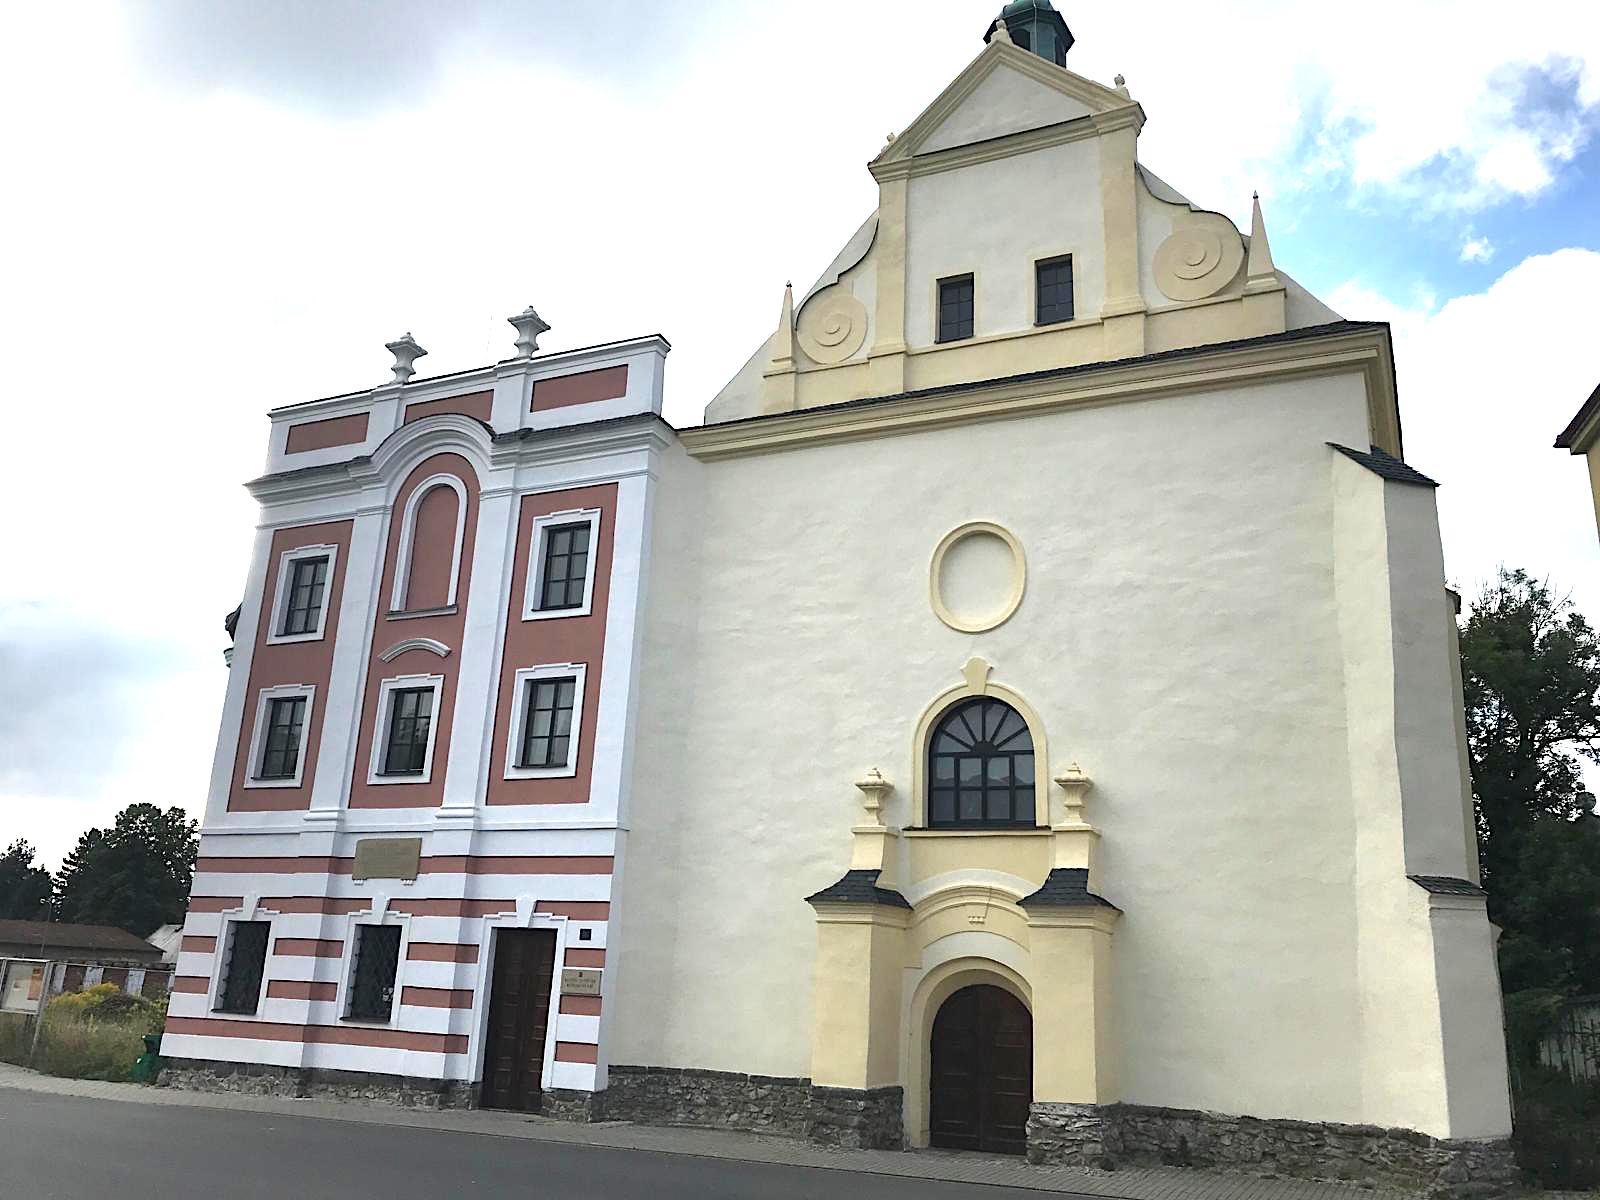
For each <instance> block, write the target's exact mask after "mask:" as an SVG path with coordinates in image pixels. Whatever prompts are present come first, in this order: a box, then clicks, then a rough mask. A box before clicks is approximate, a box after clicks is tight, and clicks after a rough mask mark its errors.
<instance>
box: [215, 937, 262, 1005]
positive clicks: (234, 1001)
mask: <svg viewBox="0 0 1600 1200" xmlns="http://www.w3.org/2000/svg"><path fill="white" fill-rule="evenodd" d="M271 928H272V926H271V923H270V922H267V921H234V922H233V923H232V924H231V925H230V926H229V933H228V955H227V959H226V960H225V961H224V962H223V964H222V990H221V991H220V992H219V993H218V994H217V1011H218V1012H225V1013H253V1012H255V1011H256V1006H257V1005H258V1004H259V1003H260V1002H261V977H262V975H264V974H265V973H266V967H267V933H268V931H269V930H270V929H271Z"/></svg>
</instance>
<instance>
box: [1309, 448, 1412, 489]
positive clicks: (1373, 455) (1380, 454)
mask: <svg viewBox="0 0 1600 1200" xmlns="http://www.w3.org/2000/svg"><path fill="white" fill-rule="evenodd" d="M1328 445H1330V446H1332V447H1333V448H1334V449H1335V450H1337V451H1338V452H1339V453H1340V454H1342V455H1344V456H1345V457H1346V458H1348V459H1350V460H1351V461H1353V462H1358V463H1360V464H1361V465H1362V466H1363V467H1365V468H1366V469H1367V470H1369V471H1371V472H1372V473H1373V474H1374V475H1379V476H1382V477H1383V478H1384V479H1387V480H1389V481H1390V482H1391V483H1412V484H1416V485H1417V486H1418V487H1431V488H1436V487H1438V486H1439V485H1438V484H1437V483H1436V482H1434V481H1433V480H1432V479H1429V478H1428V477H1427V476H1426V475H1424V474H1423V473H1422V472H1421V471H1419V470H1417V469H1416V468H1415V467H1410V466H1407V465H1406V464H1405V463H1403V462H1401V461H1400V460H1399V459H1398V458H1396V457H1395V456H1394V455H1392V454H1390V453H1389V452H1388V451H1386V450H1380V449H1379V448H1378V447H1377V446H1374V447H1372V449H1370V450H1352V449H1350V447H1349V446H1341V445H1339V443H1338V442H1329V443H1328Z"/></svg>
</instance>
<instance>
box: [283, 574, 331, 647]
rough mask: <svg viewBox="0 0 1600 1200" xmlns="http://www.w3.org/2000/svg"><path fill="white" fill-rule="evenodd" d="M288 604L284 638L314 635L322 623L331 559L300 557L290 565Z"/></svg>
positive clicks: (285, 606)
mask: <svg viewBox="0 0 1600 1200" xmlns="http://www.w3.org/2000/svg"><path fill="white" fill-rule="evenodd" d="M290 565H291V574H290V577H289V595H288V602H287V603H286V604H285V605H284V608H283V628H282V629H280V630H278V632H279V633H280V634H282V635H284V636H285V637H292V636H293V635H295V634H300V633H314V632H316V631H317V629H319V628H320V627H321V624H322V601H323V594H324V593H325V592H326V590H327V586H328V560H327V558H325V557H318V558H297V559H295V560H294V561H293V562H292V563H291V564H290Z"/></svg>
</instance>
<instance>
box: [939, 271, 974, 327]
mask: <svg viewBox="0 0 1600 1200" xmlns="http://www.w3.org/2000/svg"><path fill="white" fill-rule="evenodd" d="M972 316H973V279H972V276H971V275H957V276H955V277H954V278H951V279H941V280H939V334H938V339H937V340H938V341H941V342H959V341H961V340H962V339H964V338H969V337H971V336H972Z"/></svg>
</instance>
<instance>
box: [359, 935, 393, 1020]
mask: <svg viewBox="0 0 1600 1200" xmlns="http://www.w3.org/2000/svg"><path fill="white" fill-rule="evenodd" d="M399 968H400V926H398V925H358V926H357V927H356V946H355V968H354V970H353V971H352V972H351V976H350V1005H349V1011H348V1013H347V1014H346V1015H347V1016H349V1017H350V1019H351V1020H354V1021H387V1020H389V1019H390V1017H391V1016H392V1015H393V1014H394V985H395V976H396V974H397V973H398V971H399Z"/></svg>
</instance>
